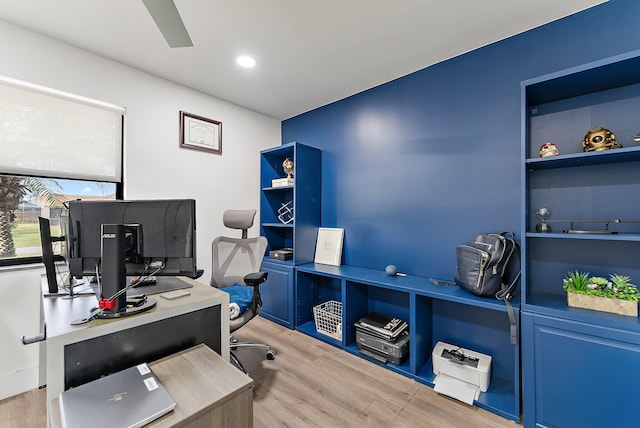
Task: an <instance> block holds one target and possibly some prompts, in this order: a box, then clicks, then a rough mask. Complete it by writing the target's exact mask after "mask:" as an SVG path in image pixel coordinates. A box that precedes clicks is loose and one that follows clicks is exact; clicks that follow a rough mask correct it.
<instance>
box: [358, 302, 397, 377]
mask: <svg viewBox="0 0 640 428" xmlns="http://www.w3.org/2000/svg"><path fill="white" fill-rule="evenodd" d="M355 328H356V343H357V345H358V351H359V352H360V353H361V354H363V355H366V356H368V357H371V358H373V359H375V360H377V361H380V362H382V363H387V362H391V363H393V364H397V365H399V364H402V363H403V362H404V361H405V360H406V358H407V355H408V353H409V324H407V322H406V321H403V320H401V319H400V318H394V317H390V316H388V315H384V314H381V313H379V312H371V313H369V314H367V315H365V316H363V317H362V318H360V319H359V320H358V322H356V323H355Z"/></svg>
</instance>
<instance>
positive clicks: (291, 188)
mask: <svg viewBox="0 0 640 428" xmlns="http://www.w3.org/2000/svg"><path fill="white" fill-rule="evenodd" d="M293 188H294V186H293V185H291V186H278V187H263V188H262V191H263V192H281V191H283V190H293Z"/></svg>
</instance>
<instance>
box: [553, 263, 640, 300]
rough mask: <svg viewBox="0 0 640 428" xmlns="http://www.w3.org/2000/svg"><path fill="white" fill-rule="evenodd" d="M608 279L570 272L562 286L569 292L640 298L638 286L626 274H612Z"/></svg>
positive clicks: (619, 297)
mask: <svg viewBox="0 0 640 428" xmlns="http://www.w3.org/2000/svg"><path fill="white" fill-rule="evenodd" d="M609 278H610V279H607V278H605V277H602V276H593V277H590V276H589V273H588V272H578V271H575V272H569V273H568V274H567V277H566V278H564V281H563V286H562V288H564V289H565V291H567V292H571V293H578V294H586V295H589V296H600V297H606V298H612V299H621V300H631V301H634V302H637V301H638V300H640V291H638V287H636V286H635V285H634V284H632V283H631V278H629V277H628V276H625V275H616V274H614V275H611V276H610V277H609Z"/></svg>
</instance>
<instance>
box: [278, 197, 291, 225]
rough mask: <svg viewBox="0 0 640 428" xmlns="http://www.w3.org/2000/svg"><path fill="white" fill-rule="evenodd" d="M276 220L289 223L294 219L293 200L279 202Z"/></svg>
mask: <svg viewBox="0 0 640 428" xmlns="http://www.w3.org/2000/svg"><path fill="white" fill-rule="evenodd" d="M278 220H280V222H281V223H282V224H289V223H291V222H292V221H293V220H294V215H293V201H289V202H283V203H281V204H280V208H278Z"/></svg>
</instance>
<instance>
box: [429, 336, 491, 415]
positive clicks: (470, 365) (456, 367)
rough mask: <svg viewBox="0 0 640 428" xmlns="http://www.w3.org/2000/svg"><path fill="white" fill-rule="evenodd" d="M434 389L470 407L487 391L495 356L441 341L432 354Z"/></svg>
mask: <svg viewBox="0 0 640 428" xmlns="http://www.w3.org/2000/svg"><path fill="white" fill-rule="evenodd" d="M432 361H433V373H434V374H435V375H436V378H435V379H434V390H435V391H436V392H439V393H441V394H445V395H448V396H450V397H453V398H456V399H458V400H460V401H463V402H465V403H467V404H473V400H477V399H478V396H479V395H480V391H482V392H486V391H487V389H488V388H489V378H490V377H491V356H489V355H485V354H481V353H479V352H475V351H471V350H469V349H464V348H461V347H459V346H456V345H451V344H449V343H444V342H438V343H436V346H435V347H434V348H433V352H432Z"/></svg>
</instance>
